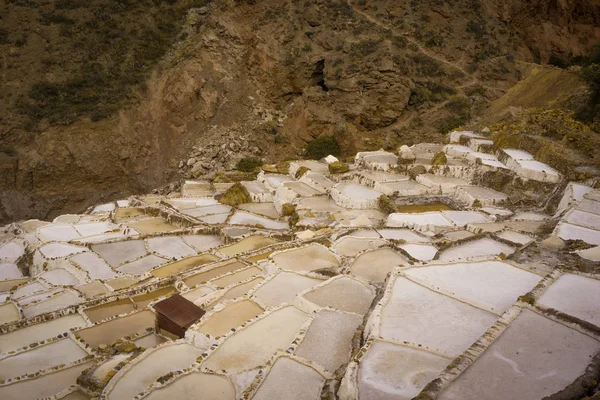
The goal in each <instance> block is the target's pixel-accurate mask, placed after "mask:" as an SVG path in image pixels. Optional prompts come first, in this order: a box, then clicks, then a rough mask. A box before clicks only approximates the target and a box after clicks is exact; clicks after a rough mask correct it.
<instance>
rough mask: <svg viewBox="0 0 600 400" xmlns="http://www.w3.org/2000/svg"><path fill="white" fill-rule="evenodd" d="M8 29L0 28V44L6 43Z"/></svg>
mask: <svg viewBox="0 0 600 400" xmlns="http://www.w3.org/2000/svg"><path fill="white" fill-rule="evenodd" d="M8 43H9V42H8V31H7V30H6V29H3V28H0V44H8Z"/></svg>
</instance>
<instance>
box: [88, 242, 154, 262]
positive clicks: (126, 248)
mask: <svg viewBox="0 0 600 400" xmlns="http://www.w3.org/2000/svg"><path fill="white" fill-rule="evenodd" d="M92 250H93V251H94V252H95V253H97V254H99V255H100V257H102V258H103V259H104V260H106V262H108V263H109V264H110V265H111V266H113V267H116V266H118V265H120V264H122V263H124V262H127V261H132V260H135V259H137V258H140V257H142V256H144V255H146V253H147V252H146V246H145V245H144V241H143V240H127V241H125V242H116V243H105V244H96V245H93V246H92Z"/></svg>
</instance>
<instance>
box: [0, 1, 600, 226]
mask: <svg viewBox="0 0 600 400" xmlns="http://www.w3.org/2000/svg"><path fill="white" fill-rule="evenodd" d="M59 3H60V4H62V5H63V6H64V4H66V3H65V2H64V1H63V2H60V1H55V2H48V3H45V4H44V5H43V6H41V8H31V7H28V4H29V3H28V2H26V1H25V2H24V1H17V0H11V1H9V2H7V3H6V4H5V5H4V6H3V7H4V11H5V12H4V13H3V15H4V17H3V18H2V20H0V24H2V25H6V26H8V27H9V28H10V30H6V29H5V30H4V32H8V34H7V35H4V40H3V41H0V42H1V43H2V44H0V48H1V49H2V60H3V62H2V63H1V67H0V75H1V77H2V80H1V85H2V88H1V90H0V92H4V93H5V95H4V100H7V101H3V102H2V103H3V104H4V105H3V106H2V107H3V108H2V109H1V110H0V111H1V113H2V115H3V117H2V119H1V120H0V134H1V140H2V142H3V147H2V151H3V154H2V157H0V164H1V165H0V167H1V168H2V171H3V174H2V192H1V194H0V220H3V221H8V220H11V219H22V218H31V217H41V218H48V217H52V216H53V215H56V214H57V213H64V212H66V211H70V210H72V211H80V210H81V209H82V208H84V207H86V206H87V205H90V204H93V203H96V202H98V201H102V200H104V199H108V198H112V197H114V196H123V195H127V194H131V193H135V192H140V191H143V190H148V189H149V188H152V187H157V186H161V185H165V184H168V183H169V182H171V181H173V180H175V179H177V178H180V177H182V176H188V177H189V176H195V177H202V176H207V174H210V171H211V170H212V169H213V168H214V167H215V166H219V167H227V166H232V165H233V164H234V163H235V162H236V161H237V160H238V159H239V158H241V157H243V156H244V155H250V154H252V155H254V156H257V157H263V158H267V159H269V160H272V161H277V160H279V159H283V158H289V157H293V156H295V155H297V154H298V153H299V152H301V151H302V149H303V148H304V146H305V144H306V142H307V141H309V140H311V139H312V138H314V137H317V136H320V135H333V136H335V137H336V138H337V139H338V141H339V142H340V143H341V144H342V147H343V150H344V151H345V152H347V153H351V152H354V151H357V150H361V149H367V148H378V147H391V146H397V145H399V144H411V143H412V142H414V141H415V138H418V141H426V140H428V139H437V138H439V137H440V134H441V133H443V132H445V131H447V130H449V129H452V128H454V127H457V126H459V125H462V124H464V123H466V122H467V121H468V119H469V118H471V117H472V116H474V115H477V113H478V112H479V111H480V110H482V109H484V108H485V107H487V105H488V104H489V102H490V101H491V100H493V99H496V98H498V97H499V96H500V95H502V94H503V93H505V91H506V90H507V89H508V88H510V87H511V86H513V85H514V84H515V83H516V82H518V80H519V79H520V77H521V72H520V69H519V67H518V66H519V63H521V64H522V63H523V62H541V63H545V62H547V61H548V59H549V58H550V56H551V55H554V56H559V57H561V58H564V59H568V58H569V57H571V56H577V55H581V54H585V53H586V52H587V51H589V50H590V49H591V47H592V46H593V45H594V44H595V43H597V42H598V41H599V40H600V5H598V4H597V3H596V2H594V1H592V0H589V1H588V0H584V1H567V0H563V1H558V0H556V1H551V0H539V1H534V0H531V1H526V2H523V1H508V2H504V1H503V2H500V1H495V0H482V1H479V0H465V1H458V2H452V4H450V3H447V2H443V1H439V0H429V1H418V2H417V1H392V0H389V1H386V0H380V1H377V2H367V1H363V0H353V1H345V0H327V1H325V0H323V1H319V0H313V1H306V2H297V1H270V0H258V1H251V2H250V1H248V2H239V1H238V2H234V1H224V0H223V1H214V2H212V3H209V4H208V5H207V6H203V7H201V8H193V7H192V8H189V7H191V6H193V4H191V5H190V4H187V3H190V2H185V1H179V2H175V1H171V2H162V3H161V2H154V3H153V4H159V3H160V4H159V5H160V7H166V8H164V9H159V10H158V11H156V13H157V15H160V13H165V12H166V11H165V10H170V9H171V8H169V7H183V6H184V3H186V4H187V6H189V7H188V8H189V11H188V12H187V14H185V16H184V17H182V18H181V21H180V22H182V24H183V25H182V26H181V27H180V28H177V32H179V33H178V34H175V33H173V35H171V36H169V35H165V37H166V38H172V45H171V47H169V48H168V49H169V50H168V51H167V52H166V54H165V55H164V56H162V58H160V61H159V62H158V63H157V64H154V65H150V64H148V65H146V66H145V67H143V66H139V68H142V69H143V68H146V69H147V70H148V71H150V69H151V70H152V71H153V72H152V74H151V75H146V76H147V78H146V79H147V84H146V85H145V88H144V85H141V86H140V85H138V86H135V85H133V86H131V88H132V89H131V90H129V91H127V92H126V93H127V98H129V99H130V100H128V101H126V102H121V103H118V104H119V110H118V111H111V110H110V108H109V109H107V110H108V111H106V110H105V109H106V107H100V106H99V107H100V108H101V109H102V110H105V111H106V113H105V114H102V115H95V114H94V115H92V114H90V113H89V112H87V111H85V112H84V111H82V112H81V113H80V115H77V116H76V117H74V118H72V121H68V124H67V125H64V124H63V125H59V124H57V123H55V122H53V121H52V118H49V117H47V116H45V115H43V113H42V114H41V113H40V112H38V113H37V114H35V115H37V117H39V118H38V119H37V120H36V123H35V126H32V124H31V123H28V120H27V116H24V115H23V113H22V110H23V108H22V107H21V108H19V106H20V105H21V106H22V105H23V104H29V105H33V106H36V104H37V103H35V101H36V98H35V93H33V94H32V91H31V88H32V87H34V88H35V87H36V86H35V85H36V83H40V82H42V83H44V82H51V83H53V84H60V83H62V82H69V79H70V77H72V76H73V74H75V72H72V71H71V70H70V69H69V68H72V67H73V65H74V64H73V63H76V62H83V64H82V65H88V64H86V63H85V62H84V61H85V60H83V61H81V59H78V58H77V57H70V56H69V55H70V53H69V51H67V50H64V49H63V51H62V52H58V53H57V52H56V51H55V50H56V48H58V47H59V46H58V44H60V45H61V46H67V45H68V44H69V36H68V35H66V36H65V35H62V36H61V35H60V34H59V33H60V32H59V33H56V32H58V31H60V29H63V25H64V24H66V22H64V21H65V20H64V18H67V19H69V20H71V21H73V26H71V25H70V24H71V23H68V24H67V25H69V26H70V29H73V31H74V32H81V31H78V30H77V29H83V32H84V33H85V29H87V28H86V26H87V25H84V24H79V23H78V21H79V20H78V19H77V18H78V15H79V16H80V18H81V20H82V21H83V20H84V19H85V20H86V21H88V20H87V19H86V18H92V16H91V15H95V14H89V15H88V14H69V13H75V11H73V10H80V11H77V12H80V13H83V12H84V11H85V8H84V7H86V6H84V5H82V4H83V3H82V4H80V8H77V9H72V8H64V7H63V8H60V7H58V5H59ZM63 3H64V4H63ZM99 3H100V2H99ZM122 3H124V4H125V3H127V4H129V3H128V2H126V1H124V2H122ZM163 3H164V4H163ZM191 3H193V2H191ZM86 4H89V7H92V6H94V5H95V6H98V5H97V4H95V2H89V3H86ZM140 4H141V3H140ZM29 6H30V5H29ZM98 7H99V6H98ZM148 7H151V5H150V3H149V5H148ZM152 7H154V6H152ZM188 8H186V10H187V9H188ZM65 10H66V11H65ZM69 10H70V11H69ZM81 10H84V11H81ZM128 10H129V9H128V8H124V9H121V10H120V11H119V13H120V14H118V15H119V19H118V22H119V23H118V24H117V25H116V26H117V27H116V28H115V30H116V31H118V30H119V29H126V28H127V27H128V26H129V25H127V24H133V22H131V21H136V20H137V19H136V18H134V17H135V15H139V10H137V9H136V10H137V11H136V12H138V14H132V15H129V14H127V13H128V12H129V11H128ZM149 10H150V8H149ZM152 10H153V9H152ZM161 10H162V11H161ZM85 12H87V11H85ZM27 13H29V14H27ZM35 13H38V17H39V16H43V15H45V14H43V13H46V14H48V13H52V15H53V16H54V17H53V18H54V19H52V21H59V22H55V23H52V24H48V25H43V24H41V23H38V22H35V21H39V18H38V19H37V20H36V19H35V18H33V17H31V16H29V17H27V18H26V19H25V20H23V21H25V23H21V24H15V20H16V16H18V17H19V18H25V17H23V16H24V15H26V14H27V15H35ZM131 13H133V11H131ZM148 13H150V11H148ZM81 15H83V16H81ZM115 15H117V14H115ZM59 17H62V18H63V19H61V18H59ZM84 17H85V18H84ZM109 17H110V16H109ZM173 18H175V17H173ZM113 19H117V17H116V16H113ZM27 21H29V23H30V25H31V26H30V28H31V29H29V30H27V29H25V28H27ZM60 21H63V22H60ZM157 21H159V19H157ZM92 22H93V21H92ZM159 22H160V21H159ZM80 25H81V26H80ZM23 26H24V27H23ZM156 26H158V28H156V29H162V28H160V26H161V25H160V24H158V23H157V24H156ZM21 29H23V31H21ZM140 29H142V28H140ZM169 29H171V28H169ZM173 29H174V28H173ZM52 30H54V31H52ZM17 31H18V32H17ZM55 31H56V32H55ZM130 31H132V30H129V31H128V32H130ZM52 32H55V34H52ZM136 32H137V31H136ZM161 32H162V31H161ZM168 32H171V31H168ZM0 33H1V31H0ZM17 33H18V34H17ZM130 33H131V32H130ZM134 33H135V32H134ZM19 35H26V36H27V38H28V40H27V41H26V43H24V44H23V43H22V37H21V36H19ZM74 35H75V34H74ZM0 36H2V35H0ZM40 37H44V38H45V39H44V40H45V42H44V44H43V45H41V44H40V43H38V41H39V40H38V39H39V38H40ZM135 37H138V38H139V37H145V36H135ZM161 38H162V39H161V43H163V41H164V40H166V39H164V38H163V37H162V36H161ZM163 39H164V40H163ZM18 40H21V42H17V41H18ZM114 40H115V42H114V43H117V42H118V41H117V39H114ZM139 40H142V39H139ZM65 43H66V44H65ZM36 46H37V47H36ZM30 47H31V48H30ZM34 47H35V48H36V49H37V51H38V52H37V53H36V52H35V51H33V50H35V49H34ZM61 48H62V47H61ZM68 48H69V47H65V49H68ZM165 48H167V47H165ZM134 50H135V49H134ZM36 54H37V55H36ZM39 54H43V56H42V57H43V58H44V59H45V58H49V57H55V58H56V57H59V59H58V60H53V61H52V68H50V69H49V70H48V62H41V61H39V60H38V59H37V58H36V57H38V58H39V57H40V56H39ZM77 54H83V53H77ZM111 54H112V53H111ZM116 54H118V53H116ZM128 54H129V53H128ZM131 54H133V56H130V57H129V58H127V57H125V58H124V59H123V60H122V61H119V62H122V64H119V63H117V62H116V61H114V58H115V57H116V56H115V55H114V54H113V56H112V57H113V58H111V60H112V61H111V62H112V64H111V65H113V64H114V65H117V66H121V69H120V70H119V71H123V69H122V68H124V67H123V65H126V66H129V64H130V63H131V62H132V60H135V57H134V56H135V54H137V53H135V51H134V52H133V53H131ZM140 54H146V53H140ZM81 57H82V58H85V57H83V56H81ZM34 61H35V62H34ZM148 62H149V61H148ZM115 63H116V64H115ZM128 63H129V64H128ZM72 64H73V65H72ZM99 64H100V66H96V67H95V68H98V69H99V70H100V71H104V75H103V76H107V77H110V76H112V75H110V74H109V72H110V71H109V68H108V66H107V65H103V64H102V63H99ZM134 64H135V63H134ZM25 65H30V67H29V69H28V68H26V67H25ZM57 65H58V67H57ZM114 65H113V67H114ZM44 68H45V69H44ZM61 68H62V70H63V73H62V74H61V73H59V70H60V69H61ZM73 68H74V67H73ZM131 68H134V67H131ZM75 70H76V68H74V69H73V71H75ZM94 76H95V75H94ZM119 76H125V77H126V76H128V75H126V74H125V75H123V74H121V75H119ZM107 79H109V78H107ZM123 82H125V83H123V85H129V83H127V79H125V80H123ZM52 87H53V88H55V91H56V93H55V92H51V93H50V94H51V95H52V96H54V97H52V99H54V101H58V102H60V101H61V99H64V98H65V97H64V96H66V94H65V95H63V94H64V93H62V92H61V90H63V91H64V90H66V89H65V86H64V85H63V86H57V87H58V88H57V89H56V86H52ZM127 87H129V86H127ZM86 88H87V89H86V90H87V91H86V93H88V92H90V91H91V92H92V93H95V92H94V90H97V89H99V88H98V87H96V88H95V87H94V86H91V88H90V87H87V86H86ZM5 89H6V90H5ZM8 93H10V96H9V95H8ZM44 93H46V92H44ZM46 94H47V93H46ZM32 96H33V97H32ZM77 101H78V98H77V97H76V98H75V104H77ZM38 106H39V105H38ZM45 109H46V108H43V107H42V109H41V110H42V111H43V110H45ZM86 112H87V114H86ZM40 115H41V116H40ZM190 151H191V157H190ZM188 159H190V160H189V161H190V162H189V164H190V165H189V166H188V165H187V164H188ZM182 160H183V162H182ZM179 167H183V168H179ZM92 188H93V190H92Z"/></svg>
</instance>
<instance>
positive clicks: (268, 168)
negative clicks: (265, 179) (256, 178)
mask: <svg viewBox="0 0 600 400" xmlns="http://www.w3.org/2000/svg"><path fill="white" fill-rule="evenodd" d="M261 168H262V170H263V171H265V172H269V173H272V174H276V173H277V168H276V167H275V166H274V165H270V164H265V165H263V166H262V167H261Z"/></svg>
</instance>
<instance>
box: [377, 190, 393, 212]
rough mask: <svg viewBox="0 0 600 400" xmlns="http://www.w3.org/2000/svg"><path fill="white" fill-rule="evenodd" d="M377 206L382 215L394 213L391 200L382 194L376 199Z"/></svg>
mask: <svg viewBox="0 0 600 400" xmlns="http://www.w3.org/2000/svg"><path fill="white" fill-rule="evenodd" d="M377 205H378V207H379V211H381V212H382V213H384V214H391V213H393V212H396V207H395V205H394V203H393V202H392V200H391V199H390V198H389V197H388V196H387V195H385V194H382V195H381V196H379V197H378V198H377Z"/></svg>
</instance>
